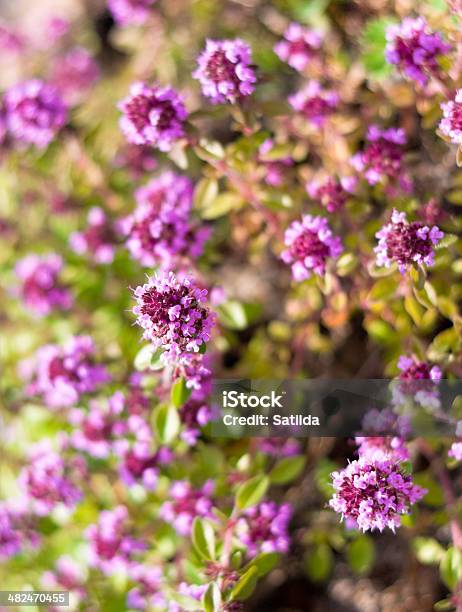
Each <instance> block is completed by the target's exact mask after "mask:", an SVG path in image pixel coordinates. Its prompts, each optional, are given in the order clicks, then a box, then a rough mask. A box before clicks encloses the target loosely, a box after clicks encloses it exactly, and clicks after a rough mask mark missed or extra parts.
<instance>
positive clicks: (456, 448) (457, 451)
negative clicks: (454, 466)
mask: <svg viewBox="0 0 462 612" xmlns="http://www.w3.org/2000/svg"><path fill="white" fill-rule="evenodd" d="M448 456H449V457H452V458H453V459H456V460H457V461H462V442H453V443H452V445H451V448H450V449H449V450H448Z"/></svg>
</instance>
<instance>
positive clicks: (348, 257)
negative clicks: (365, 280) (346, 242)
mask: <svg viewBox="0 0 462 612" xmlns="http://www.w3.org/2000/svg"><path fill="white" fill-rule="evenodd" d="M358 264H359V259H358V258H357V257H356V255H353V253H344V254H343V255H342V256H341V257H339V258H338V259H337V274H338V275H339V276H347V275H348V274H350V272H353V270H354V269H355V268H357V266H358Z"/></svg>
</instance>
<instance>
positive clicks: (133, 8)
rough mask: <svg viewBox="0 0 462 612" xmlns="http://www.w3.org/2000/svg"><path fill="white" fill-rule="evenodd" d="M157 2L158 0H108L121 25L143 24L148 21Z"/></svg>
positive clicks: (114, 15)
mask: <svg viewBox="0 0 462 612" xmlns="http://www.w3.org/2000/svg"><path fill="white" fill-rule="evenodd" d="M155 2H156V0H108V8H109V10H110V11H111V13H112V16H113V17H114V20H115V21H116V22H117V23H118V24H119V25H121V26H127V25H141V24H143V23H145V21H147V19H148V17H149V15H150V13H151V7H152V5H153V4H154V3H155Z"/></svg>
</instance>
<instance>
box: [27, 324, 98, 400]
mask: <svg viewBox="0 0 462 612" xmlns="http://www.w3.org/2000/svg"><path fill="white" fill-rule="evenodd" d="M94 358H95V347H94V344H93V341H92V339H91V338H90V337H89V336H74V337H72V338H71V339H70V340H69V341H68V342H67V343H66V344H65V345H64V346H62V347H61V346H58V345H55V344H49V345H46V346H42V347H41V348H40V349H39V350H38V351H37V353H36V356H35V358H33V359H32V360H30V361H29V360H28V361H25V362H23V364H22V366H21V370H22V374H23V375H24V376H25V377H27V378H30V379H32V380H31V382H30V384H29V386H28V389H27V390H28V393H29V394H30V395H41V396H43V399H44V401H45V403H46V404H47V405H48V406H49V407H50V408H59V407H63V406H72V405H73V404H76V403H77V402H78V401H79V398H80V396H81V395H82V394H83V393H92V392H93V391H95V390H96V389H97V388H98V387H99V386H100V385H102V384H104V383H106V382H108V381H109V376H108V373H107V371H106V368H105V367H104V366H102V365H98V364H96V363H95V359H94Z"/></svg>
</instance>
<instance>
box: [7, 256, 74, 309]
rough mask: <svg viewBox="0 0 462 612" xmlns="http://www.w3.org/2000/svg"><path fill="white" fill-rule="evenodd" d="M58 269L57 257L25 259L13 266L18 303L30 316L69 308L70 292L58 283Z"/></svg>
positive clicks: (70, 304)
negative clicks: (16, 280)
mask: <svg viewBox="0 0 462 612" xmlns="http://www.w3.org/2000/svg"><path fill="white" fill-rule="evenodd" d="M62 266H63V262H62V259H61V257H60V256H59V255H55V254H54V253H50V254H49V255H44V256H40V255H27V257H24V258H23V259H21V260H19V261H18V263H17V264H16V268H15V271H16V275H17V276H18V278H19V279H20V280H21V286H20V287H19V293H20V296H21V299H22V301H23V302H24V305H25V306H26V307H27V308H30V310H32V312H33V313H34V314H36V315H39V316H45V315H48V314H50V312H52V311H53V310H68V309H69V308H70V307H71V306H72V296H71V294H70V292H69V291H68V290H67V289H66V288H64V287H63V286H62V285H60V283H59V280H58V276H59V273H60V272H61V269H62Z"/></svg>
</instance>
